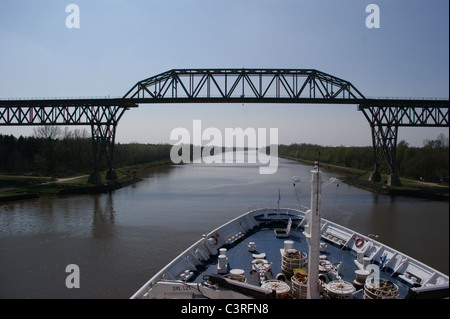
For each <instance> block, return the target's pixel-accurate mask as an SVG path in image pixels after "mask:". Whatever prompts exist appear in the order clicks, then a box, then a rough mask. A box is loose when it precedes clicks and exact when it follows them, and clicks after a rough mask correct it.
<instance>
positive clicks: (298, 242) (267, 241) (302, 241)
mask: <svg viewBox="0 0 450 319" xmlns="http://www.w3.org/2000/svg"><path fill="white" fill-rule="evenodd" d="M282 225H285V222H284V223H282V224H280V225H277V224H274V223H271V224H270V226H269V225H267V226H262V227H260V226H258V227H255V228H254V229H253V230H252V231H251V232H249V233H247V234H246V235H245V236H244V237H243V238H241V239H240V240H239V241H237V242H236V243H234V244H233V245H226V246H223V248H226V249H227V251H226V256H227V259H228V273H229V272H230V271H232V270H235V272H237V273H243V276H245V278H246V281H247V283H249V284H254V285H258V286H259V285H260V282H259V278H258V272H257V271H254V269H252V261H254V260H255V259H258V258H261V254H265V257H264V259H265V260H267V261H268V262H269V263H271V272H270V273H269V274H268V275H267V277H266V279H267V280H275V278H276V276H277V274H280V273H282V255H281V251H280V249H283V248H284V242H285V241H286V240H290V241H292V242H293V243H294V246H293V248H294V249H296V250H298V251H300V252H304V253H306V254H308V243H307V240H306V237H305V236H304V235H303V229H296V226H293V227H292V228H291V231H290V235H289V236H288V237H286V238H278V237H277V236H276V235H275V232H274V229H275V228H276V227H280V226H282ZM322 241H323V240H322ZM249 242H254V243H255V245H256V250H255V251H253V252H250V251H249V249H248V244H249ZM324 243H325V244H326V247H324V248H323V250H322V251H321V255H322V258H325V257H326V260H328V261H329V262H330V263H331V264H332V265H337V264H339V263H340V264H341V266H340V267H339V275H340V276H341V279H342V280H344V281H347V282H350V283H351V282H353V280H354V279H355V270H358V268H357V266H356V265H355V263H354V260H355V258H356V257H355V256H354V255H353V254H352V253H351V251H348V250H342V249H341V248H340V247H339V246H337V245H335V244H332V243H330V242H328V241H325V242H324ZM258 255H259V256H258ZM217 264H218V255H217V256H214V257H213V258H211V259H210V262H209V263H208V264H207V265H205V266H204V267H201V268H203V269H200V271H199V272H197V275H196V276H195V277H193V278H192V279H191V280H192V281H194V282H202V281H203V280H204V278H205V277H206V276H207V275H209V274H217ZM380 278H384V279H386V280H389V281H391V282H393V283H395V284H396V285H397V286H398V287H399V297H400V298H404V297H405V296H406V295H407V293H408V289H409V287H408V286H407V285H405V284H404V283H403V282H401V281H399V280H397V279H396V278H392V277H391V276H390V275H389V274H387V273H385V272H382V271H381V272H380ZM288 282H289V281H288ZM355 297H357V296H355Z"/></svg>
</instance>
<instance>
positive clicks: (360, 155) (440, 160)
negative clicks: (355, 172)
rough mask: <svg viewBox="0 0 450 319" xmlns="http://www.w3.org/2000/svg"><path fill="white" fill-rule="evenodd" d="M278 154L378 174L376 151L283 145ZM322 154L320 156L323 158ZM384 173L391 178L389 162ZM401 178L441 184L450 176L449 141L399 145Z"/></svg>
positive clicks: (381, 168) (382, 168)
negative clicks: (419, 145) (375, 166)
mask: <svg viewBox="0 0 450 319" xmlns="http://www.w3.org/2000/svg"><path fill="white" fill-rule="evenodd" d="M278 153H279V154H280V155H282V156H288V157H293V158H298V159H303V160H310V161H314V160H317V159H318V158H319V156H320V161H321V162H323V163H327V164H331V165H338V166H343V167H351V168H356V169H360V170H365V171H373V170H374V163H375V161H374V152H373V148H372V147H371V146H370V147H369V146H368V147H344V146H337V147H331V146H320V145H314V144H291V145H280V146H279V147H278ZM319 154H320V155H319ZM380 172H381V173H385V174H389V173H390V172H389V168H388V166H387V164H386V162H385V161H383V162H382V165H381V167H380ZM396 173H397V175H399V176H401V177H404V178H410V179H417V180H419V179H422V180H424V181H433V182H434V181H439V179H441V178H444V177H447V178H448V176H449V139H448V137H445V136H444V135H443V134H440V135H439V136H438V137H437V138H436V139H434V140H430V139H426V140H425V141H424V142H423V147H411V146H409V144H408V143H407V142H406V141H401V142H400V143H398V145H397V158H396Z"/></svg>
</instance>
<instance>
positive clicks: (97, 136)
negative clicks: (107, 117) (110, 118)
mask: <svg viewBox="0 0 450 319" xmlns="http://www.w3.org/2000/svg"><path fill="white" fill-rule="evenodd" d="M91 131H92V147H93V156H94V171H93V172H92V173H91V175H90V176H89V179H88V183H91V184H94V185H101V184H102V178H101V176H100V171H99V168H100V166H101V164H102V160H103V154H105V159H106V164H107V166H108V171H107V173H106V179H107V180H116V179H117V174H116V171H115V170H114V169H113V161H114V142H115V136H116V124H110V125H97V124H92V125H91Z"/></svg>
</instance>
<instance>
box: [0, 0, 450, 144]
mask: <svg viewBox="0 0 450 319" xmlns="http://www.w3.org/2000/svg"><path fill="white" fill-rule="evenodd" d="M70 3H74V4H77V5H78V6H79V8H80V28H79V29H68V28H66V24H65V20H66V17H67V16H68V15H69V13H66V12H65V9H66V6H67V5H68V4H70ZM370 3H374V4H377V5H378V6H379V8H380V28H379V29H368V28H367V27H366V24H365V21H366V17H367V16H368V15H369V13H366V12H365V9H366V6H367V5H368V4H370ZM448 30H449V1H448V0H420V1H417V0H402V1H401V0H396V1H393V0H388V1H385V0H371V1H364V0H343V1H337V0H330V1H318V0H311V1H300V0H164V1H162V0H158V1H151V0H150V1H149V0H145V1H144V0H142V1H137V0H110V1H106V0H89V1H86V0H85V1H82V0H67V1H64V0H53V1H50V0H48V1H45V0H42V1H34V0H33V1H31V0H28V1H25V0H1V1H0V39H1V41H0V48H1V49H0V74H1V76H0V98H23V97H68V96H108V95H109V96H123V95H124V94H125V93H126V92H127V91H128V89H130V88H131V87H132V86H133V85H134V84H135V83H136V82H137V81H139V80H142V79H144V78H147V77H150V76H152V75H156V74H158V73H161V72H164V71H167V70H169V69H173V68H241V67H246V68H315V69H318V70H320V71H323V72H326V73H329V74H332V75H335V76H337V77H340V78H343V79H345V80H348V81H350V82H352V83H353V84H354V85H355V86H356V87H357V88H358V89H359V90H360V91H361V92H362V93H363V94H364V95H365V96H366V97H448V96H449V31H448ZM194 119H200V120H202V126H203V128H207V127H217V128H219V129H221V130H223V129H224V128H226V127H230V128H236V127H242V128H247V127H253V128H269V127H277V128H278V131H279V142H280V143H284V144H290V143H317V144H322V145H346V146H369V145H371V134H370V128H369V125H368V123H367V121H366V120H365V118H364V116H363V115H362V113H360V112H358V111H357V110H356V106H318V105H310V106H308V105H268V104H267V105H266V104H264V105H261V104H246V105H241V104H231V105H223V104H220V105H209V104H203V105H142V106H140V107H139V108H138V109H133V110H130V111H128V112H127V113H126V114H125V115H124V117H123V119H122V120H121V122H120V123H119V127H118V135H117V141H118V142H132V141H136V142H142V143H161V142H169V135H170V132H171V131H172V129H174V128H176V127H185V128H187V129H189V130H191V128H192V120H194ZM441 132H443V133H444V134H445V135H446V136H448V128H445V129H436V128H432V129H424V128H414V129H400V132H399V140H402V139H404V140H406V141H407V142H408V143H410V145H413V146H422V143H423V140H424V139H426V138H430V139H433V138H435V137H437V135H438V134H439V133H441ZM0 133H2V134H14V135H16V136H19V135H20V134H23V135H28V134H32V128H23V127H18V128H11V127H1V128H0ZM205 143H206V142H205Z"/></svg>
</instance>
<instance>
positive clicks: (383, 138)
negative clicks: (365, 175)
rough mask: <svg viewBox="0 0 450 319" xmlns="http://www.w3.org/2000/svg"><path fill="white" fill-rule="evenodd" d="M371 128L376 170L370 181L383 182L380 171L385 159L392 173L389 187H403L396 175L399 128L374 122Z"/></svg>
mask: <svg viewBox="0 0 450 319" xmlns="http://www.w3.org/2000/svg"><path fill="white" fill-rule="evenodd" d="M371 128H372V145H373V150H374V160H375V170H374V172H372V173H371V175H370V178H369V180H371V181H373V182H380V181H381V174H380V171H379V169H380V166H381V162H382V160H383V158H384V159H386V162H387V164H388V167H389V171H390V175H389V178H388V181H387V183H388V185H389V186H401V185H402V183H401V182H400V179H399V178H398V176H397V175H396V174H395V159H396V154H397V136H398V126H396V125H391V124H388V125H381V124H378V123H373V122H372V123H371Z"/></svg>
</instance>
